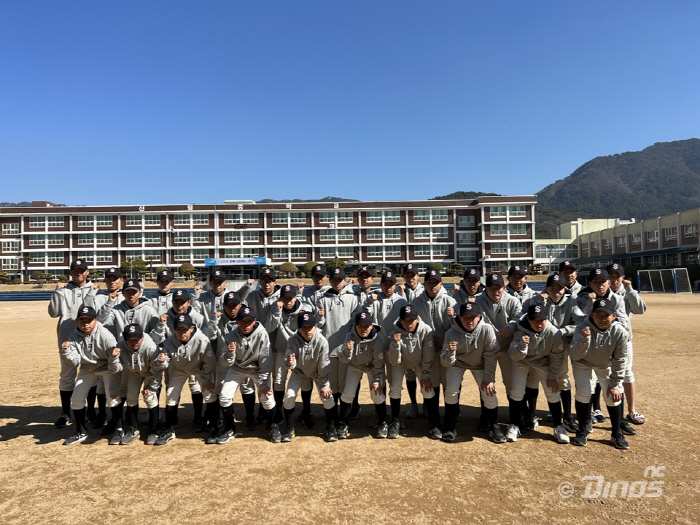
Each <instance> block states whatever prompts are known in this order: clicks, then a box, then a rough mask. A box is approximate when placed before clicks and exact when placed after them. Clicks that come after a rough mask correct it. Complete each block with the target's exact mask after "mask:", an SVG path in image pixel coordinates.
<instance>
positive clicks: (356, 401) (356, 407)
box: [350, 381, 362, 417]
mask: <svg viewBox="0 0 700 525" xmlns="http://www.w3.org/2000/svg"><path fill="white" fill-rule="evenodd" d="M361 386H362V381H360V382H359V383H357V390H355V397H353V398H352V410H351V411H350V415H351V416H355V417H357V415H358V414H359V413H360V387H361Z"/></svg>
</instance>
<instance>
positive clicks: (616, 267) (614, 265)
mask: <svg viewBox="0 0 700 525" xmlns="http://www.w3.org/2000/svg"><path fill="white" fill-rule="evenodd" d="M619 267H620V265H619V264H613V265H612V268H613V270H617V269H618V268H619Z"/></svg>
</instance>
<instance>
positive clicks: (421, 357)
mask: <svg viewBox="0 0 700 525" xmlns="http://www.w3.org/2000/svg"><path fill="white" fill-rule="evenodd" d="M393 326H394V329H393V330H392V332H391V334H390V335H389V351H388V352H387V356H386V357H387V360H388V361H389V363H391V364H392V365H394V366H400V367H402V368H404V369H406V370H417V369H419V368H420V370H421V377H420V380H421V381H427V380H429V379H430V373H431V372H432V370H433V362H434V361H435V345H434V343H433V331H432V329H431V328H430V326H428V325H427V324H425V323H424V322H423V321H418V326H417V327H416V329H415V331H413V332H408V331H406V330H405V329H404V327H403V325H402V324H401V321H396V323H395V324H394V325H393ZM394 334H399V335H401V341H399V342H398V343H397V342H396V341H394Z"/></svg>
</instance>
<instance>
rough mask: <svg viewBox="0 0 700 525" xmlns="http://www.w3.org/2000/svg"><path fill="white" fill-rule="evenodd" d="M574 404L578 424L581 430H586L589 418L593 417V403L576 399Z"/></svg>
mask: <svg viewBox="0 0 700 525" xmlns="http://www.w3.org/2000/svg"><path fill="white" fill-rule="evenodd" d="M574 406H575V408H576V419H578V426H579V427H580V429H581V430H585V429H586V425H587V424H588V420H589V419H590V418H591V404H590V403H581V402H580V401H574Z"/></svg>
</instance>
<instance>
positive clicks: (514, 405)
mask: <svg viewBox="0 0 700 525" xmlns="http://www.w3.org/2000/svg"><path fill="white" fill-rule="evenodd" d="M523 401H524V400H523ZM508 415H509V417H510V424H511V425H515V426H516V427H518V428H520V429H521V430H522V429H523V414H522V401H516V400H515V399H512V398H510V397H509V398H508Z"/></svg>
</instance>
